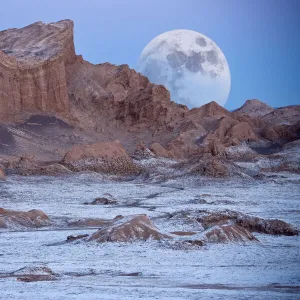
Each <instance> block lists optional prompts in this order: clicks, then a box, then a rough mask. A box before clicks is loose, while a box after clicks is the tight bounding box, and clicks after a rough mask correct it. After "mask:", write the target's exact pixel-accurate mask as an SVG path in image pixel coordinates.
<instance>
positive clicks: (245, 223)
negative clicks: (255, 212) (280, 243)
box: [236, 216, 299, 236]
mask: <svg viewBox="0 0 300 300" xmlns="http://www.w3.org/2000/svg"><path fill="white" fill-rule="evenodd" d="M236 223H237V224H238V225H239V226H241V227H243V228H245V229H247V230H249V231H251V232H258V233H265V234H273V235H288V236H292V235H298V234H299V230H297V229H296V228H294V227H293V226H292V225H290V224H288V223H286V222H284V221H282V220H277V219H262V218H258V217H249V216H243V217H239V218H238V219H237V220H236Z"/></svg>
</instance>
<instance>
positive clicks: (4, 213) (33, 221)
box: [0, 208, 51, 228]
mask: <svg viewBox="0 0 300 300" xmlns="http://www.w3.org/2000/svg"><path fill="white" fill-rule="evenodd" d="M50 224H51V222H50V220H49V218H48V216H47V215H46V214H45V213H44V212H43V211H41V210H39V209H32V210H30V211H27V212H24V211H15V210H6V209H4V208H0V228H15V227H26V228H38V227H43V226H47V225H50Z"/></svg>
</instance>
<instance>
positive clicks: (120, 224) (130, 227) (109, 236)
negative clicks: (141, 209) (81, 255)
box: [88, 215, 171, 243]
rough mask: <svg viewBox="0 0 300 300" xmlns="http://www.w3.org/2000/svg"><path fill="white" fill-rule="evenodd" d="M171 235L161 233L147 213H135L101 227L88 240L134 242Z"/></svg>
mask: <svg viewBox="0 0 300 300" xmlns="http://www.w3.org/2000/svg"><path fill="white" fill-rule="evenodd" d="M169 238H171V237H170V236H168V235H166V234H163V233H161V232H160V231H159V230H158V228H157V227H156V226H155V225H154V224H153V223H152V221H151V220H150V219H149V217H147V216H146V215H135V216H131V217H128V218H126V219H122V220H120V221H117V222H116V223H115V224H113V225H111V226H108V227H106V228H103V229H100V230H98V231H97V232H95V233H94V234H92V236H91V237H90V238H89V239H88V241H96V242H98V243H103V242H133V241H138V240H142V241H146V240H149V239H153V240H161V239H169Z"/></svg>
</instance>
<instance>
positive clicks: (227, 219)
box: [197, 210, 299, 236]
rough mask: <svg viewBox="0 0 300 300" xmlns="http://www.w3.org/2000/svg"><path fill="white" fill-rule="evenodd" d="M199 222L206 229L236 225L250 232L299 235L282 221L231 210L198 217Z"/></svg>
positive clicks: (297, 231) (208, 213)
mask: <svg viewBox="0 0 300 300" xmlns="http://www.w3.org/2000/svg"><path fill="white" fill-rule="evenodd" d="M197 221H198V222H199V223H201V224H202V226H203V227H204V229H210V228H212V227H214V226H219V227H222V226H227V225H232V224H235V225H238V226H239V227H241V228H243V229H246V230H248V231H249V232H258V233H265V234H274V235H288V236H289V235H298V234H299V230H298V229H296V228H294V227H293V226H292V225H290V224H289V223H286V222H284V221H282V220H277V219H263V218H259V217H252V216H248V215H245V214H243V213H240V212H236V211H231V210H225V211H220V212H207V213H205V214H204V215H203V216H201V217H198V218H197Z"/></svg>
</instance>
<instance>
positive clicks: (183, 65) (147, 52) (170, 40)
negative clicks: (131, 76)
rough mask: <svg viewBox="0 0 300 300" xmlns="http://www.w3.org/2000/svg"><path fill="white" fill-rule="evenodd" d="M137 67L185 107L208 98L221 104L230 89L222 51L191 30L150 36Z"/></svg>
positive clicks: (223, 102) (209, 40) (199, 104)
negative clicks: (150, 39)
mask: <svg viewBox="0 0 300 300" xmlns="http://www.w3.org/2000/svg"><path fill="white" fill-rule="evenodd" d="M137 70H138V71H139V72H141V73H142V74H143V75H145V76H147V77H148V78H149V79H150V81H151V82H153V83H156V84H162V85H164V86H165V87H166V88H167V89H168V90H169V91H170V93H171V99H172V100H173V101H175V102H177V103H180V104H184V105H186V106H188V107H189V108H194V107H199V106H201V105H203V104H206V103H208V102H211V101H216V102H217V103H218V104H220V105H224V104H225V103H226V101H227V98H228V95H229V91H230V84H231V78H230V70H229V66H228V63H227V60H226V58H225V55H224V53H223V52H222V50H221V49H220V48H219V47H218V46H217V45H216V43H215V42H213V41H212V40H211V39H210V38H208V37H207V36H205V35H203V34H201V33H199V32H196V31H192V30H172V31H168V32H165V33H163V34H161V35H159V36H157V37H156V38H154V39H153V40H152V41H151V42H150V43H149V44H148V45H147V46H146V47H145V48H144V50H143V51H142V53H141V55H140V58H139V61H138V65H137Z"/></svg>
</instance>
